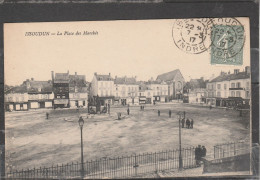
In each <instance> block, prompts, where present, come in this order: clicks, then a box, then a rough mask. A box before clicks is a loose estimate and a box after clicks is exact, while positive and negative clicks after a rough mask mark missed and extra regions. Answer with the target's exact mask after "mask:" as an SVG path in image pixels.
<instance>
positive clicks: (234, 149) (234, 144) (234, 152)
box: [234, 142, 236, 155]
mask: <svg viewBox="0 0 260 180" xmlns="http://www.w3.org/2000/svg"><path fill="white" fill-rule="evenodd" d="M234 155H236V143H235V142H234Z"/></svg>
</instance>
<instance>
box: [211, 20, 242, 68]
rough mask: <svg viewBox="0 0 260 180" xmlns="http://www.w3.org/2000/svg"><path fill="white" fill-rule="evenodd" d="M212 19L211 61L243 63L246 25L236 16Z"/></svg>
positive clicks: (216, 62)
mask: <svg viewBox="0 0 260 180" xmlns="http://www.w3.org/2000/svg"><path fill="white" fill-rule="evenodd" d="M212 21H213V28H212V32H211V34H212V36H211V41H212V46H211V63H214V64H237V65H239V64H242V62H243V47H244V42H245V35H244V34H245V31H244V26H243V25H242V24H241V23H240V22H239V21H238V20H237V19H235V18H215V19H213V20H212Z"/></svg>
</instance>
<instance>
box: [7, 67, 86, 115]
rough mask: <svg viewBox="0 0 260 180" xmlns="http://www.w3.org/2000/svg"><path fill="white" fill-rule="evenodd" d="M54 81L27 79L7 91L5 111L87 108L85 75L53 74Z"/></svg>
mask: <svg viewBox="0 0 260 180" xmlns="http://www.w3.org/2000/svg"><path fill="white" fill-rule="evenodd" d="M51 77H52V80H49V81H36V80H34V79H33V78H31V79H30V80H29V79H27V80H26V81H24V82H23V83H22V85H20V86H16V87H9V88H6V89H5V110H7V111H12V110H16V111H19V110H28V109H39V108H68V107H70V108H76V107H80V106H81V107H86V106H87V103H88V83H87V82H86V78H85V76H84V75H77V73H75V74H74V75H70V74H69V72H67V73H56V74H55V75H54V72H52V74H51Z"/></svg>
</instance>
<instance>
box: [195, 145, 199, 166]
mask: <svg viewBox="0 0 260 180" xmlns="http://www.w3.org/2000/svg"><path fill="white" fill-rule="evenodd" d="M195 161H196V166H199V148H198V147H196V148H195Z"/></svg>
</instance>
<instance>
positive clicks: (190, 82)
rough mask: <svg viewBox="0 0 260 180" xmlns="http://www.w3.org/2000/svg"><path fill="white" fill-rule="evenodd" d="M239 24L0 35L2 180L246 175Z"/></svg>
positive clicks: (164, 23) (245, 83) (245, 94)
mask: <svg viewBox="0 0 260 180" xmlns="http://www.w3.org/2000/svg"><path fill="white" fill-rule="evenodd" d="M250 59H251V57H250V20H249V18H247V17H223V18H193V19H192V18H189V19H150V20H114V21H74V22H34V23H5V24H4V64H5V66H4V75H5V76H4V78H5V79H4V110H5V172H6V178H14V179H16V178H21V179H27V178H28V179H36V178H43V179H48V178H51V179H53V178H54V179H72V178H74V179H75V178H76V179H79V178H82V179H129V178H138V179H140V178H168V177H194V176H197V177H201V176H205V177H207V176H231V175H232V176H233V175H235V176H240V175H241V176H244V175H252V171H253V168H254V167H253V166H252V161H253V160H254V156H253V155H252V154H251V151H252V148H253V145H252V143H251V142H252V141H251V139H252V137H251V127H252V121H251V119H252V105H251V104H252V102H251V100H252V96H251V95H252V92H251V67H252V65H251V64H250Z"/></svg>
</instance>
